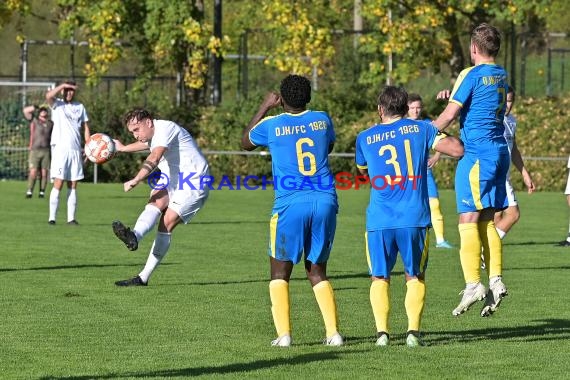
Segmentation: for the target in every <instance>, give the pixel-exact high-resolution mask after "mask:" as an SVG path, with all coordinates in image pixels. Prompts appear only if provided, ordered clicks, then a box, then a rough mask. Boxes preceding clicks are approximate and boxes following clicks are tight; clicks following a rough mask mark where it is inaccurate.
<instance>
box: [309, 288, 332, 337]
mask: <svg viewBox="0 0 570 380" xmlns="http://www.w3.org/2000/svg"><path fill="white" fill-rule="evenodd" d="M313 292H314V293H315V298H316V299H317V303H318V304H319V309H321V314H322V315H323V320H324V321H325V329H326V334H327V338H330V337H331V336H333V335H334V334H336V333H337V332H338V318H337V312H336V302H335V299H334V292H333V288H332V286H331V283H330V282H328V281H321V282H319V283H318V284H317V285H315V286H313Z"/></svg>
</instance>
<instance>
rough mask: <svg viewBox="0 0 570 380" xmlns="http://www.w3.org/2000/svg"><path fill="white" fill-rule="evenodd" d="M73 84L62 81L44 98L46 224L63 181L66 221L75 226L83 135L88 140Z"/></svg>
mask: <svg viewBox="0 0 570 380" xmlns="http://www.w3.org/2000/svg"><path fill="white" fill-rule="evenodd" d="M76 90H77V86H76V84H75V82H73V81H66V82H64V83H62V84H60V85H59V86H57V87H55V88H54V89H52V90H49V91H48V92H47V93H46V100H47V102H48V104H49V105H50V107H51V109H52V112H51V118H52V121H53V130H52V133H51V143H50V144H51V166H50V174H51V178H52V179H53V181H54V182H53V187H52V189H51V192H50V196H49V217H48V223H49V224H51V225H55V220H56V214H57V209H58V206H59V192H60V191H61V188H62V187H63V182H64V181H65V182H67V224H68V225H71V226H74V225H78V224H79V223H77V220H75V211H76V208H77V193H76V189H77V181H79V180H81V179H83V162H82V154H83V144H82V143H81V129H82V128H83V137H84V139H85V141H86V142H87V141H89V138H90V137H91V132H90V130H89V123H88V121H89V117H88V116H87V111H86V110H85V107H84V106H83V104H81V103H80V102H77V101H74V100H73V97H74V96H75V92H76ZM60 92H61V93H62V94H63V98H62V99H59V98H58V99H56V96H57V94H59V93H60Z"/></svg>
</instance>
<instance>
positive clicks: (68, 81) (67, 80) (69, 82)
mask: <svg viewBox="0 0 570 380" xmlns="http://www.w3.org/2000/svg"><path fill="white" fill-rule="evenodd" d="M63 83H65V84H70V85H72V86H77V83H76V82H75V81H74V80H73V79H66V80H65V81H64V82H63Z"/></svg>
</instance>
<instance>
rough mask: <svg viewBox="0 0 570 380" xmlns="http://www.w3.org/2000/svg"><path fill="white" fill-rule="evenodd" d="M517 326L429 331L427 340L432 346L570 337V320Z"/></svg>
mask: <svg viewBox="0 0 570 380" xmlns="http://www.w3.org/2000/svg"><path fill="white" fill-rule="evenodd" d="M531 322H534V324H529V325H528V326H517V327H486V328H482V329H474V330H461V331H429V332H428V333H426V336H425V341H426V343H428V344H429V345H430V346H437V345H448V344H450V343H469V342H478V341H482V340H512V341H524V342H532V341H548V340H568V339H570V320H567V319H540V320H534V321H531Z"/></svg>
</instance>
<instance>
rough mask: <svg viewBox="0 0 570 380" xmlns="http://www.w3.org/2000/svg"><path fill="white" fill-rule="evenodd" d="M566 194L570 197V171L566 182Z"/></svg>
mask: <svg viewBox="0 0 570 380" xmlns="http://www.w3.org/2000/svg"><path fill="white" fill-rule="evenodd" d="M569 163H570V162H569ZM564 194H566V195H570V170H568V180H567V181H566V190H565V191H564Z"/></svg>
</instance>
